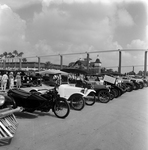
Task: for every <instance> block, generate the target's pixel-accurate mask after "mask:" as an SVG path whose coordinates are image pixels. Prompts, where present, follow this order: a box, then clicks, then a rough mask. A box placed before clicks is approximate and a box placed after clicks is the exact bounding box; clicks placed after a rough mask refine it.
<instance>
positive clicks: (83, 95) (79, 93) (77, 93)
mask: <svg viewBox="0 0 148 150" xmlns="http://www.w3.org/2000/svg"><path fill="white" fill-rule="evenodd" d="M74 95H80V96H82V97H85V94H83V93H82V92H76V93H74V94H72V95H70V96H69V97H68V96H67V97H64V98H66V99H67V100H69V99H70V98H71V97H72V96H74Z"/></svg>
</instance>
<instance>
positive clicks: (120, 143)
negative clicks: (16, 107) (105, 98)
mask: <svg viewBox="0 0 148 150" xmlns="http://www.w3.org/2000/svg"><path fill="white" fill-rule="evenodd" d="M36 114H37V115H38V116H37V117H35V116H32V115H28V114H23V113H16V117H17V120H18V122H19V126H18V129H17V132H16V134H15V136H14V138H13V139H12V141H11V143H10V145H7V146H2V147H0V150H148V88H144V89H142V90H138V91H133V92H131V93H125V94H124V95H122V96H121V97H119V98H117V99H114V100H113V101H110V102H109V103H107V104H101V103H99V102H97V103H96V104H95V105H93V106H86V107H85V108H84V109H83V110H82V111H74V110H71V112H70V114H69V116H68V117H67V118H66V119H58V118H56V117H55V116H54V114H53V113H52V112H50V113H39V112H36Z"/></svg>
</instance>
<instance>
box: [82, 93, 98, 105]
mask: <svg viewBox="0 0 148 150" xmlns="http://www.w3.org/2000/svg"><path fill="white" fill-rule="evenodd" d="M95 102H96V95H95V93H94V92H91V93H89V94H88V95H87V96H86V97H85V104H86V105H88V106H92V105H94V104H95Z"/></svg>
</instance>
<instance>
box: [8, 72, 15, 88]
mask: <svg viewBox="0 0 148 150" xmlns="http://www.w3.org/2000/svg"><path fill="white" fill-rule="evenodd" d="M13 87H14V76H13V72H10V73H9V89H13Z"/></svg>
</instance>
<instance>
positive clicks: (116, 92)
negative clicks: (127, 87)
mask: <svg viewBox="0 0 148 150" xmlns="http://www.w3.org/2000/svg"><path fill="white" fill-rule="evenodd" d="M111 90H112V92H113V93H114V96H115V98H117V97H119V91H118V90H117V89H115V88H113V89H111Z"/></svg>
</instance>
